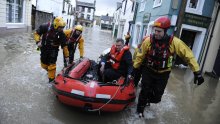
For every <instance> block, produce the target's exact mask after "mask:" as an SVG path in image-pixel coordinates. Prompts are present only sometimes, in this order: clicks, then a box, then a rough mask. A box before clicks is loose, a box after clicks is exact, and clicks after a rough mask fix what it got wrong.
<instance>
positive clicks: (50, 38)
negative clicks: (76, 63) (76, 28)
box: [34, 17, 69, 82]
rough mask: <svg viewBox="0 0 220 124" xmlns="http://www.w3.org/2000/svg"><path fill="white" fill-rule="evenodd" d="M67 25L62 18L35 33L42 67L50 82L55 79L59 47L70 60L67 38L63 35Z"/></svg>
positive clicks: (45, 25)
mask: <svg viewBox="0 0 220 124" xmlns="http://www.w3.org/2000/svg"><path fill="white" fill-rule="evenodd" d="M65 25H66V23H65V22H64V20H63V18H62V17H56V18H55V19H54V20H53V23H52V24H50V23H48V24H42V25H40V27H39V28H38V29H37V30H36V32H35V33H34V39H35V41H36V44H37V46H38V48H40V50H41V55H40V56H41V58H40V60H41V67H42V68H43V69H45V70H46V71H47V72H48V78H49V82H51V81H53V80H54V78H55V74H56V61H57V56H58V51H59V46H61V47H62V49H63V53H64V56H65V59H66V60H69V52H68V49H67V44H66V38H65V34H64V33H63V28H64V27H65Z"/></svg>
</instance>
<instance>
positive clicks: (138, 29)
mask: <svg viewBox="0 0 220 124" xmlns="http://www.w3.org/2000/svg"><path fill="white" fill-rule="evenodd" d="M140 30H141V26H140V25H137V26H136V42H135V43H136V44H138V43H139V42H138V41H139V39H140Z"/></svg>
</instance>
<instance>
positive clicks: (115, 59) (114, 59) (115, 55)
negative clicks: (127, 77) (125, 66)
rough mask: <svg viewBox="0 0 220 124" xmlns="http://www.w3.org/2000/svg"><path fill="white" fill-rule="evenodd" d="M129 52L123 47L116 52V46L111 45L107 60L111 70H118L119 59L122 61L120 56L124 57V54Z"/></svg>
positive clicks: (126, 47) (127, 48)
mask: <svg viewBox="0 0 220 124" xmlns="http://www.w3.org/2000/svg"><path fill="white" fill-rule="evenodd" d="M127 50H129V47H128V46H124V47H123V48H122V49H121V51H120V52H117V51H116V46H115V45H113V46H112V47H111V50H110V59H109V60H108V62H110V63H111V66H112V68H113V69H116V70H117V69H118V68H119V66H120V62H121V59H122V56H123V55H124V53H125V52H126V51H127Z"/></svg>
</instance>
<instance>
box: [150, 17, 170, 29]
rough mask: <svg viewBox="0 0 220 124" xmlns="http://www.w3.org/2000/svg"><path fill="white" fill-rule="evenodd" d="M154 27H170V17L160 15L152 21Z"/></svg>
mask: <svg viewBox="0 0 220 124" xmlns="http://www.w3.org/2000/svg"><path fill="white" fill-rule="evenodd" d="M154 27H159V28H163V29H167V28H169V27H170V19H169V18H168V17H166V16H161V17H159V18H157V19H156V20H155V21H154Z"/></svg>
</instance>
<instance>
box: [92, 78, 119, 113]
mask: <svg viewBox="0 0 220 124" xmlns="http://www.w3.org/2000/svg"><path fill="white" fill-rule="evenodd" d="M114 82H115V80H114ZM116 83H118V82H117V81H116ZM116 83H115V84H116ZM120 87H121V86H120V85H119V86H118V89H117V90H116V91H115V93H114V95H113V96H112V97H111V98H110V99H109V100H108V102H106V103H105V104H103V105H102V106H101V107H99V108H97V109H88V111H90V112H95V111H99V115H100V113H101V109H102V108H103V107H105V106H106V105H107V104H109V103H110V102H111V101H112V99H113V98H114V97H115V96H116V94H117V93H118V91H119V89H120Z"/></svg>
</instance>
